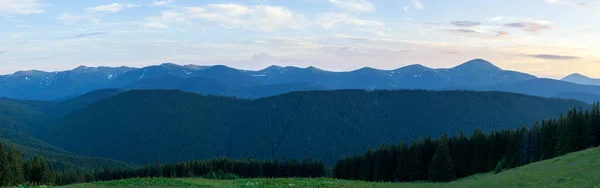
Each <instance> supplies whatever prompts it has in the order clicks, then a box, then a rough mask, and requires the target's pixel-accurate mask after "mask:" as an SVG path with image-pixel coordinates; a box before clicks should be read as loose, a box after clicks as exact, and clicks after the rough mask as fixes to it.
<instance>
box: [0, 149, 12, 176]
mask: <svg viewBox="0 0 600 188" xmlns="http://www.w3.org/2000/svg"><path fill="white" fill-rule="evenodd" d="M9 169H10V163H9V162H8V154H7V150H6V149H5V147H4V145H3V144H2V143H1V142H0V186H8V185H9V182H8V181H9V178H8V176H9Z"/></svg>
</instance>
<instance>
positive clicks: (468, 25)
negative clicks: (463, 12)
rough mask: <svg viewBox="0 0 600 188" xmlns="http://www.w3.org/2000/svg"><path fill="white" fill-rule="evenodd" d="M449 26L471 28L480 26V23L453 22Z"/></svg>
mask: <svg viewBox="0 0 600 188" xmlns="http://www.w3.org/2000/svg"><path fill="white" fill-rule="evenodd" d="M450 24H452V25H455V26H458V27H473V26H478V25H481V22H473V21H453V22H451V23H450Z"/></svg>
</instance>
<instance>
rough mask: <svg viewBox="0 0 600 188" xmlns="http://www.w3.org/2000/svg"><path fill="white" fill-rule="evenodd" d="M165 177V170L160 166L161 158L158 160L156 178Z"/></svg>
mask: <svg viewBox="0 0 600 188" xmlns="http://www.w3.org/2000/svg"><path fill="white" fill-rule="evenodd" d="M162 176H163V169H162V167H161V166H160V158H157V159H156V177H162Z"/></svg>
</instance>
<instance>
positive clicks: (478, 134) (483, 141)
mask: <svg viewBox="0 0 600 188" xmlns="http://www.w3.org/2000/svg"><path fill="white" fill-rule="evenodd" d="M471 151H472V153H473V155H472V158H471V165H470V166H471V172H472V173H482V172H487V171H488V167H487V158H488V156H487V154H488V140H487V136H486V135H485V134H484V133H483V132H482V131H481V130H479V129H477V130H475V131H474V132H473V135H472V136H471Z"/></svg>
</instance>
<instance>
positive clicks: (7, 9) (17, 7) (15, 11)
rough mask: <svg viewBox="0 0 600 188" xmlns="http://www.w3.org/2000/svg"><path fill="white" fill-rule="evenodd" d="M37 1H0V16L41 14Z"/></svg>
mask: <svg viewBox="0 0 600 188" xmlns="http://www.w3.org/2000/svg"><path fill="white" fill-rule="evenodd" d="M42 7H43V6H42V5H41V4H40V2H39V1H38V0H0V15H27V14H40V13H43V12H44V10H43V9H42Z"/></svg>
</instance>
